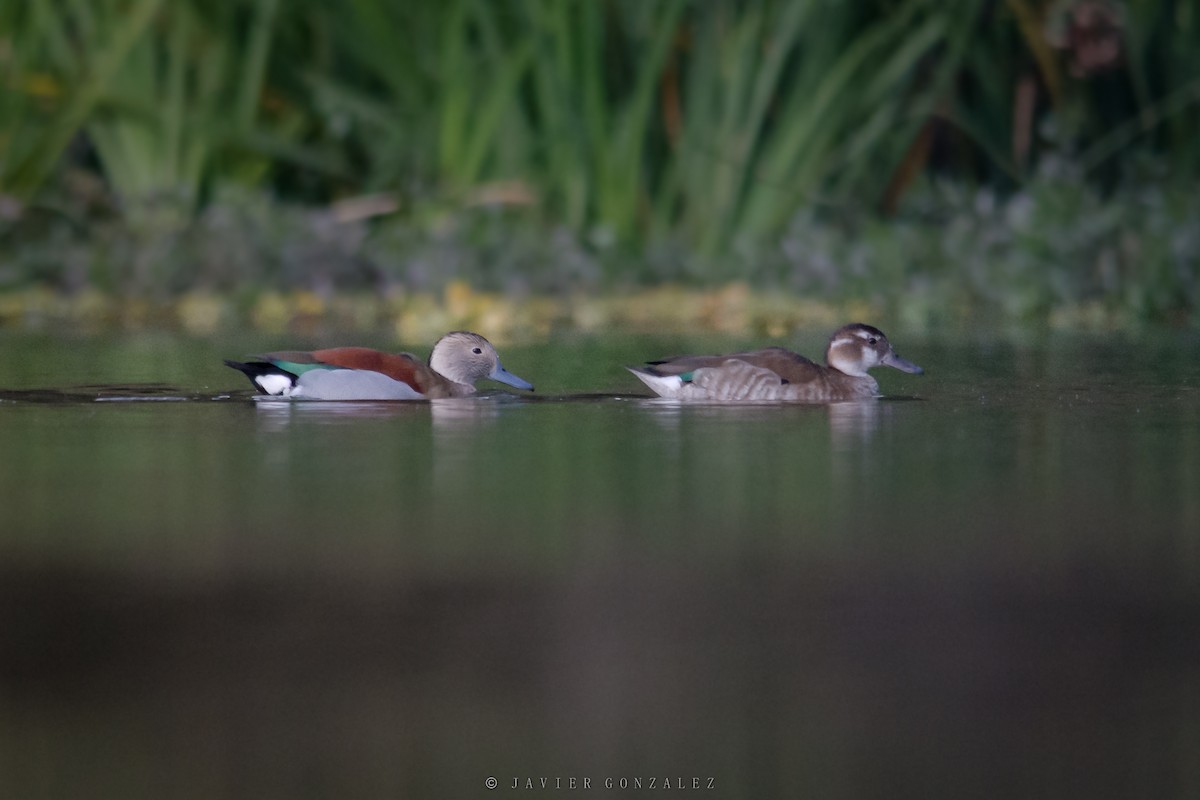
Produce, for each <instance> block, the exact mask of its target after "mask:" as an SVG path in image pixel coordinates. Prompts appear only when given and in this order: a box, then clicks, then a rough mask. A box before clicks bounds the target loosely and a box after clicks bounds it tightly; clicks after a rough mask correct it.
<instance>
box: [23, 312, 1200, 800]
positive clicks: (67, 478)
mask: <svg viewBox="0 0 1200 800" xmlns="http://www.w3.org/2000/svg"><path fill="white" fill-rule="evenodd" d="M893 338H894V341H895V342H896V346H897V348H898V349H899V350H900V352H902V353H904V354H905V356H906V357H909V358H911V359H912V360H914V361H916V362H917V363H920V364H921V365H923V366H924V367H925V368H926V369H927V370H928V374H927V375H926V376H925V377H924V378H917V377H914V376H908V375H901V374H899V373H896V372H890V371H887V370H880V371H879V373H878V377H879V379H880V383H881V385H882V387H883V390H884V392H886V393H887V394H888V395H889V397H888V398H887V399H884V400H881V401H878V402H870V403H850V404H838V405H831V406H814V407H803V406H779V407H775V406H757V407H749V408H725V407H717V406H679V405H675V404H671V403H666V402H663V401H657V400H649V399H645V398H640V397H636V396H634V395H636V394H638V393H640V392H641V391H642V389H641V387H640V385H639V384H638V383H637V381H636V380H635V379H634V378H632V376H629V375H627V374H626V373H625V372H624V371H623V370H622V369H620V365H621V364H624V363H633V362H635V361H638V360H641V359H643V358H646V357H653V356H663V355H668V354H673V353H678V352H684V351H689V350H695V349H700V348H703V349H712V348H715V347H726V348H729V349H733V348H735V347H738V346H742V345H745V344H747V342H744V341H738V342H731V341H724V342H720V341H718V340H714V339H711V338H709V339H705V340H703V341H699V340H682V339H670V340H667V339H658V340H637V339H609V340H597V339H568V340H564V341H559V342H555V343H552V344H545V345H537V346H525V347H507V348H506V347H501V348H500V350H501V355H502V357H503V358H504V361H505V364H506V366H508V367H509V368H510V369H511V370H513V371H514V372H516V373H517V374H520V375H523V376H526V377H528V378H530V379H531V380H533V381H534V382H535V383H536V384H538V388H539V391H538V393H537V394H536V395H534V396H533V397H523V398H517V397H515V396H514V395H511V394H504V393H501V392H488V393H487V394H486V395H485V396H484V397H482V398H479V399H476V400H471V401H450V402H443V403H434V404H419V403H418V404H403V403H392V404H387V403H364V404H353V403H351V404H307V405H304V404H290V405H289V404H286V403H278V402H260V403H255V402H252V401H250V400H249V399H248V394H247V392H246V389H248V385H244V384H243V383H242V378H241V376H239V375H237V374H236V373H234V372H232V371H229V370H226V369H225V368H223V367H221V366H220V359H221V358H223V357H237V356H240V355H243V354H245V353H247V352H254V351H256V350H263V349H269V348H270V347H273V346H279V345H281V344H288V345H295V344H297V343H296V342H295V341H286V342H278V341H270V342H268V341H262V340H255V341H245V340H243V341H235V342H231V341H228V340H226V341H211V340H198V341H193V340H184V339H173V338H169V337H161V338H154V337H142V338H114V339H104V340H90V339H89V340H71V339H68V338H59V337H44V336H30V335H26V334H2V335H0V453H2V457H0V493H2V494H0V796H4V797H26V798H40V797H83V796H87V797H112V798H129V797H165V796H170V797H196V798H215V797H259V798H263V797H281V798H282V797H289V798H290V797H310V796H313V797H315V796H338V797H463V796H483V795H487V796H496V795H510V794H513V793H514V790H513V789H512V786H513V783H514V780H515V781H516V782H517V784H518V785H519V786H520V787H522V789H521V791H525V789H524V787H525V786H526V781H527V779H532V781H533V783H534V785H535V786H539V785H540V784H539V781H540V779H541V778H543V777H546V778H549V785H550V786H553V785H554V779H555V778H562V779H563V784H562V785H563V786H564V787H566V786H567V783H566V781H568V780H569V779H571V778H575V779H576V781H577V785H579V786H580V787H582V785H583V781H584V779H588V781H589V782H590V786H591V790H592V791H597V792H607V791H608V790H607V789H606V788H605V781H606V779H609V778H611V779H612V781H613V783H614V785H615V786H617V787H619V786H620V781H621V779H623V778H624V779H626V780H627V781H628V782H629V785H630V787H631V788H632V787H633V786H634V781H635V779H637V780H640V781H642V786H643V787H646V788H647V789H648V788H649V787H650V785H651V779H654V782H655V783H654V785H655V786H656V787H661V786H662V785H663V783H664V781H665V782H667V783H669V785H670V786H671V787H672V788H674V787H675V786H676V783H677V781H683V782H684V783H685V784H686V785H687V786H689V787H690V786H692V785H693V783H692V782H693V779H694V778H698V779H700V785H701V787H702V790H703V792H704V793H706V794H707V795H709V796H719V797H746V798H759V797H823V798H828V797H867V796H886V797H892V798H895V797H914V798H917V797H921V798H926V797H958V796H963V795H965V794H968V793H976V792H983V793H986V794H987V795H988V796H993V797H1005V796H1008V797H1061V796H1076V797H1093V798H1102V797H1129V796H1145V797H1158V798H1165V797H1194V796H1196V795H1197V794H1198V793H1200V636H1198V634H1200V340H1198V339H1197V338H1196V337H1195V336H1190V337H1189V336H1183V335H1167V334H1163V335H1158V336H1153V337H1146V338H1143V339H1113V338H1065V337H1060V338H1054V339H1049V340H1037V339H1032V340H1014V339H1010V338H1005V337H992V338H988V337H982V338H981V337H973V338H969V339H966V338H961V337H950V336H947V337H946V338H945V339H941V340H939V339H936V338H933V339H928V338H927V339H921V340H915V341H914V340H911V339H909V340H906V339H905V338H904V337H903V336H900V335H897V336H894V337H893ZM363 343H364V344H375V345H381V346H382V345H385V344H386V343H379V342H363ZM300 344H305V343H303V342H302V343H300ZM314 344H315V343H314ZM799 345H800V348H799V349H801V350H802V352H805V353H807V354H809V355H818V354H819V353H820V350H821V349H822V347H823V335H822V334H820V333H814V334H813V335H812V336H808V337H802V339H801V341H800V342H799ZM489 777H494V778H496V779H497V784H498V788H497V789H495V790H489V789H488V788H487V779H488V778H489ZM710 779H711V781H712V783H713V785H714V788H713V789H712V790H708V789H707V788H706V787H707V786H708V784H709V781H710ZM613 791H618V789H613Z"/></svg>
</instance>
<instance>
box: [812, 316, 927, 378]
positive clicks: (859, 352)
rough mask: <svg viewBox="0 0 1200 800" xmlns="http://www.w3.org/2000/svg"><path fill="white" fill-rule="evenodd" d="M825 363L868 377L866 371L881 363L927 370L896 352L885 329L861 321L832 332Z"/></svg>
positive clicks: (913, 369) (847, 372) (907, 368)
mask: <svg viewBox="0 0 1200 800" xmlns="http://www.w3.org/2000/svg"><path fill="white" fill-rule="evenodd" d="M825 362H826V363H827V364H829V366H831V367H833V368H834V369H836V370H837V371H838V372H844V373H845V374H847V375H853V376H855V377H859V378H865V377H866V375H867V370H869V369H872V368H874V367H878V366H885V367H894V368H896V369H898V370H900V371H901V372H911V373H913V374H914V375H920V374H921V373H923V372H924V371H925V370H923V369H921V368H920V367H918V366H917V365H916V364H914V363H912V362H911V361H907V360H905V359H903V358H901V357H900V356H899V355H897V354H896V351H895V350H893V349H892V345H891V343H890V342H888V339H887V337H886V336H884V335H883V331H881V330H879V329H878V328H872V327H871V326H870V325H864V324H862V323H861V322H855V323H852V324H850V325H846V326H845V327H843V328H840V329H838V331H837V332H836V333H834V334H833V336H832V338H830V340H829V348H828V349H827V350H826V351H825Z"/></svg>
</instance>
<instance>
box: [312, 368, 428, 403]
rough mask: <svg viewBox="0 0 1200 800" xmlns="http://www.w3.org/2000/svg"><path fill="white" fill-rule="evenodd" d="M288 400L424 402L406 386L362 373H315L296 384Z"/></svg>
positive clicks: (378, 376) (365, 371) (327, 371)
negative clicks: (291, 398)
mask: <svg viewBox="0 0 1200 800" xmlns="http://www.w3.org/2000/svg"><path fill="white" fill-rule="evenodd" d="M288 396H289V397H293V398H296V399H297V400H424V399H425V395H423V394H421V393H420V392H418V391H417V390H416V389H414V388H412V387H411V386H409V385H408V384H407V383H402V382H400V381H395V380H392V379H391V378H389V377H388V376H387V375H383V374H381V373H379V372H371V371H369V370H361V369H314V370H309V371H308V372H305V373H304V374H303V375H301V376H300V378H299V379H298V380H297V381H296V388H295V389H293V390H292V391H291V393H290V394H289V395H288Z"/></svg>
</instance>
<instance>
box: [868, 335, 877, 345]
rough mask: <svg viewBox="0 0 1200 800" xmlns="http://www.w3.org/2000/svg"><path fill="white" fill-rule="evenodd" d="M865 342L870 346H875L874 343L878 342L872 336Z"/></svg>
mask: <svg viewBox="0 0 1200 800" xmlns="http://www.w3.org/2000/svg"><path fill="white" fill-rule="evenodd" d="M867 341H868V342H869V343H870V344H875V343H876V342H878V341H879V340H878V339H876V338H875V337H874V336H872V337H871V338H870V339H867Z"/></svg>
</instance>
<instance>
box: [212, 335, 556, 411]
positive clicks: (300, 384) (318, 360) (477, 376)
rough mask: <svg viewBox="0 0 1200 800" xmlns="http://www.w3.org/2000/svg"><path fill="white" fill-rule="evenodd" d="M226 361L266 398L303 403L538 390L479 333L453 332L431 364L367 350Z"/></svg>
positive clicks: (408, 356) (341, 349)
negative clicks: (485, 386)
mask: <svg viewBox="0 0 1200 800" xmlns="http://www.w3.org/2000/svg"><path fill="white" fill-rule="evenodd" d="M251 359H252V360H251V361H247V362H245V363H243V362H240V361H226V362H225V364H226V365H227V366H230V367H233V368H234V369H236V370H238V371H240V372H242V373H244V374H245V375H246V377H247V378H249V379H250V382H251V383H253V384H254V386H255V388H257V389H258V390H259V391H260V392H261V393H263V394H265V395H271V396H274V397H289V398H295V399H299V400H434V399H438V398H443V397H465V396H466V395H470V394H474V393H475V382H476V381H478V380H482V379H483V378H489V379H491V380H494V381H499V382H500V383H506V384H508V385H509V386H513V387H516V388H518V389H528V390H530V391H532V390H533V385H532V384H531V383H529V381H526V380H524V379H522V378H518V377H517V376H516V375H513V374H512V373H511V372H509V371H508V370H506V369H505V368H504V367H503V366H502V365H501V364H500V357H499V356H498V355H497V354H496V349H495V348H494V347H492V345H491V343H490V342H488V340H487V339H485V338H483V337H482V336H480V335H479V334H477V333H470V332H468V331H453V332H452V333H447V334H446V335H445V336H443V337H442V338H441V339H438V340H437V343H436V344H435V345H434V346H433V352H432V353H431V354H430V356H429V362H428V363H423V362H422V361H421V360H420V359H418V358H417V357H416V356H414V355H412V354H411V353H384V352H381V351H379V350H371V349H369V348H366V347H333V348H329V349H327V350H314V351H313V352H300V351H289V352H280V353H265V354H263V355H261V356H251Z"/></svg>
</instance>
